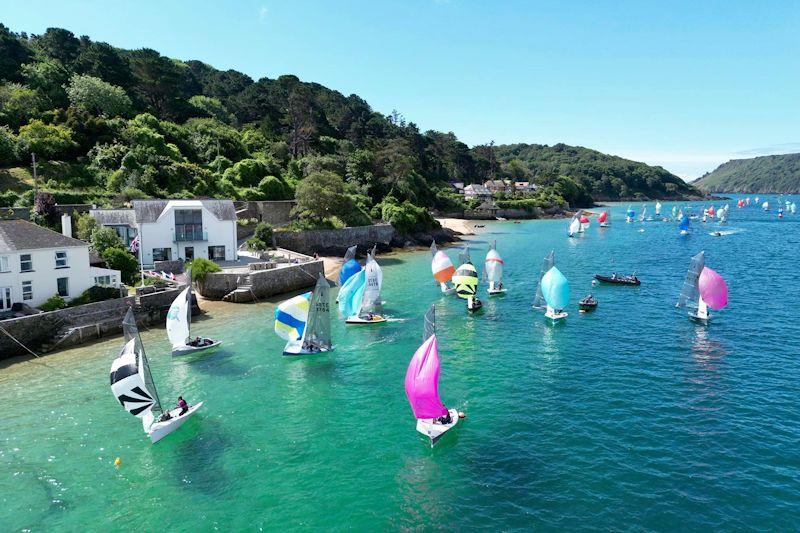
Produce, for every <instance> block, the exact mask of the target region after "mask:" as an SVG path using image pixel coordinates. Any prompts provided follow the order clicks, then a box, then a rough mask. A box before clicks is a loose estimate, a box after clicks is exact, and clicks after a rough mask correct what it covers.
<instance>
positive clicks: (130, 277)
mask: <svg viewBox="0 0 800 533" xmlns="http://www.w3.org/2000/svg"><path fill="white" fill-rule="evenodd" d="M112 231H113V230H112ZM120 244H121V243H120ZM100 256H101V257H102V258H103V261H105V262H106V264H107V265H108V268H111V269H114V270H119V272H120V276H121V277H122V281H123V283H125V284H127V285H132V284H134V283H136V274H137V273H138V272H139V262H138V261H137V260H136V258H135V257H134V256H133V254H131V253H130V252H129V251H128V250H125V249H123V248H122V247H110V248H106V249H105V250H104V251H103V252H102V253H101V254H100Z"/></svg>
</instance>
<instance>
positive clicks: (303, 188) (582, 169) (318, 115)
mask: <svg viewBox="0 0 800 533" xmlns="http://www.w3.org/2000/svg"><path fill="white" fill-rule="evenodd" d="M32 154H35V155H36V159H37V162H38V165H37V169H38V175H39V180H40V182H39V187H40V188H44V189H45V190H48V191H51V192H52V193H53V195H54V197H55V199H56V200H57V201H59V202H62V203H68V202H93V203H98V204H101V205H115V204H121V203H124V202H126V201H128V200H130V199H135V198H144V197H167V198H169V197H206V196H218V197H232V198H236V199H253V200H259V199H264V200H274V199H291V198H295V197H296V199H297V201H298V205H297V208H296V211H297V214H298V218H299V220H298V222H297V223H296V224H297V225H298V227H336V226H341V225H344V224H349V225H356V224H363V223H368V222H369V220H370V219H384V220H389V221H391V222H392V223H394V224H396V226H398V227H399V228H402V229H403V230H404V231H413V230H414V229H419V228H423V227H424V226H426V225H430V224H431V223H432V220H431V218H430V215H429V214H428V210H429V209H440V210H444V211H448V210H456V209H462V208H463V207H464V204H463V201H462V200H461V198H460V197H459V196H458V195H457V194H455V193H454V191H453V190H452V188H451V187H450V186H449V185H448V183H449V182H466V183H475V182H483V181H485V180H487V179H497V178H501V179H502V178H510V179H515V180H518V181H533V182H536V183H538V184H540V185H542V187H540V189H539V190H538V191H537V193H536V194H534V195H531V196H529V197H525V198H514V199H506V201H507V202H509V201H514V202H517V203H518V204H519V205H520V206H522V207H525V208H531V207H534V206H539V207H549V206H553V205H566V204H571V205H573V206H584V205H590V204H591V203H592V201H593V200H600V199H602V200H606V199H619V198H620V197H624V198H630V197H656V196H659V197H680V196H682V195H684V196H685V195H691V194H694V193H695V192H696V191H694V190H693V189H692V188H691V187H689V186H686V185H685V184H684V183H683V182H682V181H681V180H680V179H679V178H677V177H676V176H673V175H672V174H670V173H668V172H667V171H665V170H663V169H661V168H654V167H649V166H647V165H644V164H641V163H635V162H632V161H627V160H624V159H621V158H617V157H611V156H607V155H604V154H600V153H599V152H595V151H592V150H587V149H584V148H575V147H570V146H565V145H555V146H552V147H548V146H540V145H510V146H493V145H492V144H487V145H482V146H476V147H473V148H470V147H469V146H467V145H466V144H464V143H463V142H461V141H459V140H458V138H457V137H456V136H455V135H454V134H453V133H452V132H451V133H442V132H437V131H426V132H421V131H420V130H419V128H418V127H417V125H416V124H414V123H413V122H410V121H407V120H406V119H405V118H404V117H403V116H402V115H400V114H399V113H397V112H393V113H392V114H391V115H388V116H386V115H383V114H381V113H378V112H376V111H373V110H372V109H371V108H370V106H369V104H367V102H365V101H364V100H363V99H361V98H360V97H358V96H357V95H350V96H344V95H343V94H341V93H339V92H337V91H334V90H331V89H328V88H326V87H323V86H321V85H319V84H316V83H306V82H301V81H300V80H299V79H298V78H297V77H295V76H291V75H286V76H281V77H279V78H277V79H269V78H262V79H260V80H257V81H254V80H253V79H251V78H250V77H248V76H247V75H245V74H242V73H240V72H237V71H234V70H228V71H221V70H217V69H215V68H213V67H211V66H209V65H207V64H205V63H202V62H200V61H179V60H175V59H171V58H168V57H164V56H162V55H161V54H159V53H158V52H157V51H155V50H151V49H147V48H143V49H139V50H123V49H119V48H115V47H113V46H111V45H109V44H106V43H102V42H94V41H92V40H91V39H90V38H89V37H85V36H84V37H76V36H75V35H73V34H72V33H71V32H69V31H67V30H64V29H59V28H50V29H48V30H47V31H46V32H45V33H44V34H42V35H27V34H25V33H19V34H16V33H13V32H12V31H10V30H9V29H8V28H6V27H5V26H3V25H2V24H0V205H12V204H14V205H19V206H29V205H32V204H33V197H32V196H33V191H32V181H31V179H30V175H29V171H28V169H29V168H30V166H31V159H32Z"/></svg>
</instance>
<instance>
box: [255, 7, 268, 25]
mask: <svg viewBox="0 0 800 533" xmlns="http://www.w3.org/2000/svg"><path fill="white" fill-rule="evenodd" d="M267 13H269V11H268V10H267V6H261V9H259V10H258V21H259V22H264V20H266V18H267Z"/></svg>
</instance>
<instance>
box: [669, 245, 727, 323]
mask: <svg viewBox="0 0 800 533" xmlns="http://www.w3.org/2000/svg"><path fill="white" fill-rule="evenodd" d="M727 305H728V285H727V284H726V283H725V280H724V279H722V276H720V275H719V274H717V273H716V272H715V271H713V270H712V269H710V268H708V267H707V266H705V252H700V253H699V254H697V255H695V256H694V257H692V261H691V263H690V264H689V270H687V272H686V278H685V279H684V281H683V288H682V289H681V293H680V295H679V296H678V303H677V304H675V306H676V307H685V308H687V309H688V310H689V318H691V319H692V320H696V321H698V322H702V323H704V324H707V323H708V320H709V319H710V318H711V317H710V315H709V314H708V308H709V307H710V308H711V309H717V310H719V309H722V308H724V307H725V306H727Z"/></svg>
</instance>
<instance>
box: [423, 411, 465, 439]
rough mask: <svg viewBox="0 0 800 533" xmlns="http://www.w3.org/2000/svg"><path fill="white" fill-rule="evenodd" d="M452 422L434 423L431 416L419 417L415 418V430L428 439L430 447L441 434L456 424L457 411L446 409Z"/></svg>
mask: <svg viewBox="0 0 800 533" xmlns="http://www.w3.org/2000/svg"><path fill="white" fill-rule="evenodd" d="M447 412H448V413H450V418H451V419H452V422H450V423H449V424H438V423H434V419H433V418H419V419H417V431H419V432H420V433H422V434H423V435H425V436H426V437H428V439H430V443H431V448H433V446H434V445H435V444H436V443H437V442H438V441H439V439H440V438H442V435H444V434H445V433H447V432H448V431H449V430H450V429H452V428H453V427H455V425H456V424H458V411H457V410H455V409H448V410H447Z"/></svg>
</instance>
